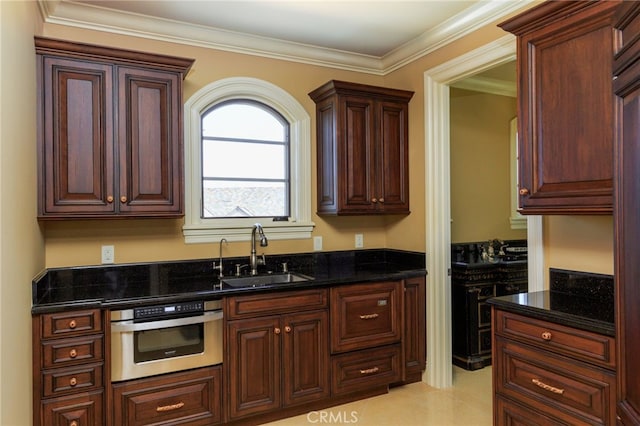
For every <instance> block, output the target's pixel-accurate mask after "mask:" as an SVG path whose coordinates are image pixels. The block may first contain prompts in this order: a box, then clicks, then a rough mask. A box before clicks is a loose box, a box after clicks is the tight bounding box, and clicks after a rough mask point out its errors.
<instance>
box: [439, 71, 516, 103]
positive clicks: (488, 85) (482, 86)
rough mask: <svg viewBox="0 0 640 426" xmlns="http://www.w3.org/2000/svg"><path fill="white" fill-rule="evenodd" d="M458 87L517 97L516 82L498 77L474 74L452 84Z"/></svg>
mask: <svg viewBox="0 0 640 426" xmlns="http://www.w3.org/2000/svg"><path fill="white" fill-rule="evenodd" d="M451 87H455V88H457V89H466V90H473V91H475V92H482V93H490V94H492V95H500V96H509V97H511V98H515V97H517V92H518V90H517V88H516V84H515V83H510V82H507V81H504V80H498V79H497V78H489V77H480V76H472V77H468V78H465V79H464V80H460V81H457V82H455V83H452V84H451Z"/></svg>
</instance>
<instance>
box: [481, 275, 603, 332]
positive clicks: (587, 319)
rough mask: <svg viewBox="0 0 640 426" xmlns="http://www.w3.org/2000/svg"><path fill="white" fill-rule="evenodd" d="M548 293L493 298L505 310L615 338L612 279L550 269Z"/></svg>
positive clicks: (495, 303)
mask: <svg viewBox="0 0 640 426" xmlns="http://www.w3.org/2000/svg"><path fill="white" fill-rule="evenodd" d="M549 277H550V281H549V290H548V291H539V292H534V293H521V294H514V295H509V296H501V297H495V298H492V299H489V300H488V303H489V304H491V305H494V306H496V307H499V308H500V309H502V310H505V311H511V312H515V313H519V314H522V315H527V316H529V317H533V318H538V319H542V320H546V321H551V322H555V323H558V324H562V325H567V326H571V327H575V328H578V329H582V330H588V331H593V332H596V333H600V334H604V335H607V336H615V310H614V308H615V306H614V282H613V276H611V275H605V274H593V273H587V272H578V271H567V270H562V269H550V271H549Z"/></svg>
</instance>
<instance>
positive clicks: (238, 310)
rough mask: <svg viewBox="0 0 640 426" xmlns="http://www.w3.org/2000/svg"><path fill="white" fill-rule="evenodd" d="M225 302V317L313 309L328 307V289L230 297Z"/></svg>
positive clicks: (245, 316)
mask: <svg viewBox="0 0 640 426" xmlns="http://www.w3.org/2000/svg"><path fill="white" fill-rule="evenodd" d="M225 302H226V309H225V317H226V318H227V319H237V318H247V317H254V316H256V315H260V314H263V315H274V314H281V313H288V312H298V311H301V310H309V311H311V310H315V309H323V308H326V307H327V290H326V289H313V290H302V291H300V290H299V291H285V292H275V293H269V294H255V295H251V296H241V297H229V298H227V299H226V301H225Z"/></svg>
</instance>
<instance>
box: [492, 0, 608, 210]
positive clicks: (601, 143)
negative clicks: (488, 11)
mask: <svg viewBox="0 0 640 426" xmlns="http://www.w3.org/2000/svg"><path fill="white" fill-rule="evenodd" d="M617 4H618V2H615V1H611V2H609V1H606V2H547V3H544V4H542V5H541V6H540V7H538V8H534V9H531V10H530V11H527V12H525V13H524V14H523V15H521V16H518V17H516V18H514V19H512V20H511V21H508V22H507V23H505V24H502V25H501V26H502V27H503V28H504V29H506V30H507V31H511V32H513V33H515V34H516V35H517V36H518V81H519V90H518V143H519V153H520V162H519V173H520V176H519V187H520V196H519V207H520V209H521V213H530V214H575V213H611V211H612V205H613V133H614V119H613V112H614V109H613V95H612V93H611V68H612V55H613V48H614V43H616V39H615V38H614V33H613V28H612V24H613V22H612V14H613V12H614V11H615V8H616V6H617Z"/></svg>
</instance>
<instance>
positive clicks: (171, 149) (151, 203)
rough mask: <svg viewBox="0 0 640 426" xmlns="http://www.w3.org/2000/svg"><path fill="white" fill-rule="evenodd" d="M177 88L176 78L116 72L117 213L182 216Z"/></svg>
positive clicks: (158, 73)
mask: <svg viewBox="0 0 640 426" xmlns="http://www.w3.org/2000/svg"><path fill="white" fill-rule="evenodd" d="M180 84H181V77H180V76H179V75H178V74H176V73H170V72H162V71H152V70H145V69H138V68H128V67H120V68H118V85H119V89H118V94H119V97H118V99H119V105H118V121H119V122H118V129H119V134H118V139H119V145H118V148H119V158H120V163H119V164H120V194H119V200H118V203H119V209H120V212H121V213H135V214H148V215H152V216H166V215H180V214H181V213H182V212H183V202H182V189H181V188H182V186H183V176H182V143H181V141H182V125H181V119H180V117H181V111H180V108H181V106H182V99H181V98H182V93H181V91H180Z"/></svg>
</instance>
